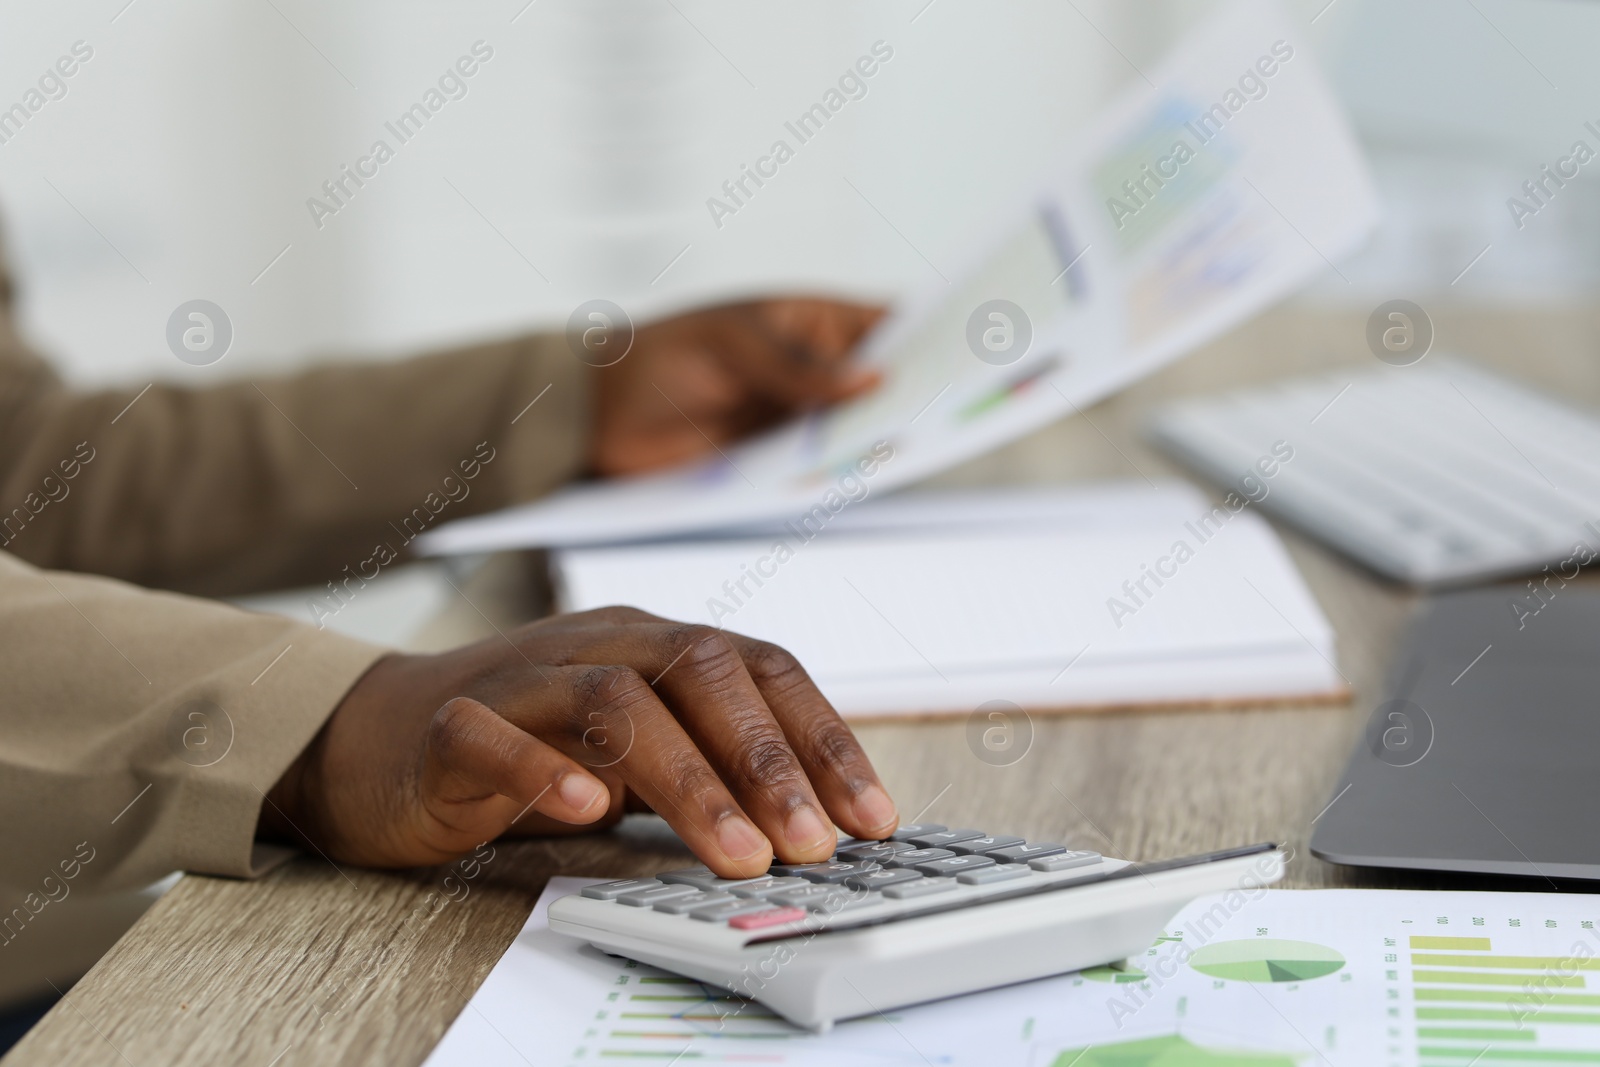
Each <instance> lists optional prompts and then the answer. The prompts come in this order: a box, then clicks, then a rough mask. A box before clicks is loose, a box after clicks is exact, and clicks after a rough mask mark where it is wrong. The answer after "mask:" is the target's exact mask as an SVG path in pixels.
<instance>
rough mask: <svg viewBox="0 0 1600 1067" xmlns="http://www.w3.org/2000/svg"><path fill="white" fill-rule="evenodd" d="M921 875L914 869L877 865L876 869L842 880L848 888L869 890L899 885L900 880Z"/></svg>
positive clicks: (903, 880)
mask: <svg viewBox="0 0 1600 1067" xmlns="http://www.w3.org/2000/svg"><path fill="white" fill-rule="evenodd" d="M921 877H922V875H920V874H918V873H917V872H916V871H913V870H909V869H907V868H905V867H897V868H893V869H891V868H888V867H879V868H878V869H877V870H875V871H867V872H866V873H865V874H855V875H851V876H850V877H849V878H846V879H845V880H844V884H845V885H846V886H847V887H849V888H850V889H864V890H867V891H869V892H870V891H871V890H874V889H882V888H884V887H885V886H891V885H899V884H901V883H902V882H914V881H916V880H917V879H918V878H921Z"/></svg>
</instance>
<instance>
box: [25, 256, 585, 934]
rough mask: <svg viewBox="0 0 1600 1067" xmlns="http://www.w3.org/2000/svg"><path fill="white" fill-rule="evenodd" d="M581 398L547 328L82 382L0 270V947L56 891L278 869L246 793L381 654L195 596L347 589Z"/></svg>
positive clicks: (524, 485)
mask: <svg viewBox="0 0 1600 1067" xmlns="http://www.w3.org/2000/svg"><path fill="white" fill-rule="evenodd" d="M546 387H549V392H548V393H546V394H545V395H544V396H543V397H542V398H541V399H540V400H539V402H538V403H537V404H535V405H534V406H533V407H532V408H528V409H527V410H525V411H524V408H525V406H526V405H527V404H528V403H529V402H530V401H532V400H533V399H534V398H535V397H537V396H539V395H540V392H541V391H542V390H544V389H546ZM589 389H590V383H589V379H588V377H587V376H586V371H585V368H584V367H583V365H582V364H580V363H579V362H578V361H577V360H576V359H574V358H573V357H572V355H571V354H570V353H569V352H568V351H567V350H566V348H565V346H564V345H563V344H562V343H561V340H560V338H559V337H554V338H551V337H544V338H525V339H520V340H513V341H507V342H503V343H499V344H489V345H483V346H480V347H476V348H470V349H466V350H462V351H457V352H445V353H439V354H436V355H430V356H425V357H422V358H419V359H414V360H411V361H409V362H405V363H400V364H394V365H368V366H359V367H337V366H335V367H326V368H322V369H318V370H312V371H309V372H307V373H303V374H297V375H293V376H291V377H285V378H277V379H271V380H260V381H255V382H244V383H238V384H228V385H222V386H214V387H207V388H196V389H185V388H175V387H171V386H166V385H152V386H150V387H149V388H148V389H141V387H140V386H138V385H135V386H133V387H130V388H127V389H112V390H105V391H96V392H83V391H77V390H73V389H71V388H68V387H66V386H64V385H63V384H62V383H61V381H60V380H59V379H58V378H57V377H56V375H55V374H53V373H52V372H51V370H50V368H49V367H48V366H47V365H46V364H45V363H44V362H43V361H42V360H41V359H40V358H39V357H38V356H37V355H36V354H35V353H33V352H32V351H30V350H29V348H28V347H27V345H26V344H25V343H24V342H23V340H22V338H21V337H20V336H19V334H18V332H17V329H16V324H15V313H14V304H13V300H12V292H11V287H10V282H9V280H8V278H7V277H6V276H5V275H4V273H3V271H0V940H8V939H9V938H10V937H12V936H15V935H16V930H15V929H13V928H14V927H16V926H17V925H18V924H19V923H25V922H26V921H27V919H26V917H25V916H21V915H20V913H18V912H17V911H16V909H17V908H22V909H24V910H25V911H29V912H30V913H37V911H38V910H39V909H40V908H42V907H43V906H44V905H45V903H47V902H48V900H49V899H56V898H58V897H59V896H60V895H63V892H64V890H65V891H70V890H71V889H83V888H85V887H88V886H96V887H114V886H130V885H138V884H143V883H146V882H149V881H151V880H153V879H155V878H159V877H160V876H162V875H164V874H166V873H167V872H169V871H173V870H180V869H182V870H189V871H200V872H206V873H212V874H226V875H251V874H254V873H257V872H259V871H260V870H262V869H263V868H264V866H266V865H267V864H270V863H271V862H272V861H273V860H274V859H275V858H277V856H278V855H279V853H277V852H276V851H275V850H273V849H271V848H268V847H265V846H261V845H258V844H256V843H255V842H254V834H255V826H256V822H257V817H258V814H259V811H260V808H261V806H262V802H263V791H265V790H267V789H270V788H271V787H272V785H273V783H274V782H276V781H277V779H278V777H279V776H280V775H281V774H282V772H283V770H284V769H285V768H286V767H287V766H288V764H289V763H290V762H291V761H292V760H293V759H294V757H295V756H296V755H297V754H298V753H299V752H300V751H301V750H302V749H303V748H304V747H305V745H306V744H307V743H308V742H309V741H310V740H311V738H312V737H313V736H314V735H315V734H316V732H317V730H318V728H319V727H320V726H321V725H322V723H323V721H324V720H325V719H326V718H327V717H328V714H329V712H330V711H331V710H332V709H333V708H334V706H335V705H336V704H337V703H338V702H339V700H340V699H341V698H342V697H343V695H344V694H345V692H346V691H347V690H348V689H349V688H350V686H351V685H352V684H353V683H354V682H355V681H356V680H357V679H358V678H359V677H360V676H361V674H362V673H363V672H364V671H365V670H366V669H367V667H368V666H369V665H370V664H371V663H372V661H373V660H374V659H375V658H377V657H378V656H379V655H381V654H382V653H383V651H384V650H383V649H380V648H377V647H374V646H371V645H367V644H363V643H361V642H357V641H353V640H350V639H348V638H344V637H340V636H337V635H335V634H333V633H330V632H326V631H321V630H318V629H315V628H313V627H310V626H306V625H303V624H299V623H295V622H290V621H287V620H285V619H282V618H277V617H274V616H265V615H257V614H252V613H249V612H245V611H240V610H237V609H235V608H232V607H228V606H225V605H223V604H219V603H215V602H213V601H209V600H204V599H199V596H213V595H225V594H232V593H239V592H245V591H249V590H256V589H264V588H272V587H282V586H288V585H296V584H306V583H313V584H317V585H321V584H323V583H325V582H329V581H332V582H335V583H337V584H340V585H341V586H343V587H345V588H354V586H346V585H345V582H346V581H347V579H349V578H350V576H351V575H352V574H357V573H366V574H369V575H370V574H371V573H372V571H373V569H374V568H375V567H378V566H381V565H383V562H384V561H386V560H387V559H388V558H389V557H390V556H391V555H393V554H403V552H404V550H405V544H406V541H407V540H408V539H409V537H410V536H413V535H414V533H415V532H416V530H417V529H418V528H419V527H420V526H422V525H423V524H425V523H430V522H433V521H437V522H443V521H445V520H447V519H449V518H453V517H458V516H462V515H466V514H469V513H472V512H478V511H484V510H487V509H490V508H496V507H500V506H503V505H505V504H507V503H509V502H512V501H515V500H522V499H527V498H529V497H533V496H536V495H538V494H540V493H543V492H545V491H547V490H549V489H550V488H552V487H554V486H556V485H558V484H559V483H561V482H563V481H565V480H567V479H569V478H571V477H573V476H574V475H575V474H576V473H578V471H579V469H580V467H581V465H582V463H583V453H584V450H585V447H586V440H587V432H588V430H587V420H588V410H589V404H590V396H589ZM519 413H520V416H519ZM514 419H515V424H514V425H513V420H514ZM435 515H436V516H437V518H435ZM347 568H348V569H347ZM152 588H161V589H165V590H171V591H172V592H153V591H151V589H152ZM184 594H189V595H184ZM69 882H70V883H71V884H70V885H67V884H66V883H69Z"/></svg>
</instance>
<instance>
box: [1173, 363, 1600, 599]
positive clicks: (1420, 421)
mask: <svg viewBox="0 0 1600 1067" xmlns="http://www.w3.org/2000/svg"><path fill="white" fill-rule="evenodd" d="M1151 434H1152V436H1153V438H1154V439H1155V440H1156V442H1157V443H1158V444H1160V445H1161V446H1162V447H1163V448H1165V449H1166V450H1167V451H1168V452H1170V453H1172V454H1173V455H1174V456H1175V457H1176V458H1178V459H1179V460H1180V461H1182V462H1184V463H1185V464H1187V465H1188V466H1190V467H1192V468H1194V469H1196V470H1197V471H1199V472H1200V473H1202V474H1204V475H1206V476H1207V477H1208V478H1211V479H1214V480H1216V481H1217V482H1220V483H1222V484H1224V485H1228V486H1230V487H1232V488H1235V489H1240V486H1241V482H1242V481H1243V480H1244V479H1245V477H1246V476H1247V475H1248V476H1250V477H1251V478H1252V479H1253V481H1251V482H1247V483H1244V487H1243V490H1242V493H1243V495H1252V494H1255V495H1259V493H1260V492H1262V491H1263V489H1259V488H1256V487H1257V486H1260V487H1264V491H1265V493H1266V495H1265V497H1264V498H1262V499H1261V500H1260V501H1259V503H1257V504H1256V505H1255V506H1258V507H1260V508H1261V509H1262V510H1264V511H1267V512H1270V513H1272V514H1274V515H1278V516H1281V517H1282V518H1284V519H1285V520H1287V521H1289V522H1291V523H1293V524H1295V525H1296V526H1298V527H1300V528H1301V529H1303V530H1305V531H1306V532H1307V533H1309V534H1310V535H1312V536H1313V537H1316V538H1318V539H1320V540H1322V541H1325V542H1327V543H1328V544H1330V545H1332V546H1333V547H1335V548H1338V549H1341V550H1343V551H1345V552H1347V553H1349V554H1350V555H1352V556H1354V557H1355V558H1357V559H1358V560H1361V561H1362V562H1364V563H1366V564H1367V565H1368V566H1370V567H1372V568H1373V569H1374V570H1376V571H1378V572H1380V573H1382V574H1386V575H1388V576H1390V577H1393V578H1398V579H1400V580H1401V581H1406V582H1411V583H1413V584H1416V585H1424V586H1438V585H1447V584H1452V583H1462V582H1468V581H1476V580H1481V579H1486V578H1495V577H1502V576H1507V575H1515V574H1519V573H1523V572H1530V571H1537V570H1539V569H1540V568H1542V567H1544V566H1545V565H1547V564H1557V565H1560V564H1563V563H1566V562H1567V561H1569V560H1573V558H1574V556H1575V549H1576V548H1577V546H1579V545H1582V546H1585V547H1586V549H1587V552H1586V553H1585V552H1578V553H1576V555H1577V557H1578V558H1577V562H1579V563H1581V562H1587V561H1588V560H1589V559H1592V558H1594V557H1595V556H1596V555H1600V418H1597V417H1596V416H1595V415H1593V414H1590V413H1588V412H1585V411H1582V410H1580V409H1577V408H1574V407H1570V406H1567V405H1565V404H1562V403H1559V402H1557V401H1555V400H1552V399H1550V398H1548V397H1545V396H1542V395H1541V394H1539V393H1537V392H1534V391H1533V390H1531V389H1529V388H1528V387H1527V386H1524V385H1519V384H1517V383H1515V382H1512V381H1510V380H1508V379H1506V378H1503V377H1500V376H1499V375H1496V374H1491V373H1489V372H1488V371H1485V370H1483V369H1481V368H1479V367H1476V366H1474V365H1472V364H1469V363H1465V362H1462V361H1461V360H1459V359H1454V360H1452V359H1444V358H1439V359H1430V360H1429V361H1428V362H1426V363H1423V364H1418V365H1416V366H1410V367H1377V368H1374V369H1363V370H1360V371H1357V372H1353V373H1352V372H1342V371H1341V372H1334V373H1329V374H1326V375H1322V376H1319V377H1315V378H1304V379H1297V380H1294V381H1288V382H1281V383H1278V384H1275V385H1271V386H1267V387H1265V388H1260V389H1252V390H1248V391H1244V392H1239V393H1233V394H1230V395H1225V396H1219V397H1207V398H1204V399H1201V400H1196V401H1186V402H1183V403H1179V404H1175V405H1173V406H1171V407H1168V408H1166V409H1164V410H1163V411H1161V412H1160V413H1158V415H1157V416H1156V418H1155V420H1154V421H1153V423H1152V425H1151ZM1275 447H1277V449H1278V452H1279V453H1282V452H1283V451H1284V449H1285V447H1286V448H1288V449H1292V451H1293V456H1292V458H1290V459H1288V460H1286V461H1280V460H1279V459H1278V457H1277V455H1275V453H1274V448H1275ZM1264 458H1265V460H1266V463H1265V465H1264V467H1258V463H1260V462H1261V461H1262V460H1263V459H1264ZM1272 468H1275V470H1274V473H1273V474H1272V475H1271V476H1266V475H1264V474H1263V473H1262V470H1263V469H1272ZM1567 576H1568V577H1571V574H1570V573H1569V574H1568V575H1567Z"/></svg>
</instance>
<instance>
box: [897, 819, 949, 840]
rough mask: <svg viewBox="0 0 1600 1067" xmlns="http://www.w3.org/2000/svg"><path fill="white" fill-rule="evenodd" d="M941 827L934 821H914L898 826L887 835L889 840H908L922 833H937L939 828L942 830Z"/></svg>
mask: <svg viewBox="0 0 1600 1067" xmlns="http://www.w3.org/2000/svg"><path fill="white" fill-rule="evenodd" d="M943 829H944V827H943V826H940V825H939V824H938V823H936V822H914V823H908V824H907V825H905V826H902V827H900V829H898V830H896V831H895V832H894V833H892V834H890V835H889V840H891V841H910V840H911V839H912V838H913V837H919V836H921V835H922V834H934V833H938V832H939V831H940V830H943Z"/></svg>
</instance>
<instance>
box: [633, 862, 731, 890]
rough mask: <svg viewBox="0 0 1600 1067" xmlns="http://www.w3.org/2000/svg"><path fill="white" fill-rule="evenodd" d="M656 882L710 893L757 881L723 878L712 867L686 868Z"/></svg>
mask: <svg viewBox="0 0 1600 1067" xmlns="http://www.w3.org/2000/svg"><path fill="white" fill-rule="evenodd" d="M656 880H657V881H660V882H665V883H667V884H668V885H692V886H694V887H695V888H696V889H705V890H708V891H709V890H716V889H727V888H728V887H729V886H735V885H740V884H741V883H744V882H753V881H755V879H753V878H721V877H718V875H717V873H716V872H715V871H713V870H712V869H711V868H710V867H685V868H684V869H683V870H681V871H668V872H666V873H665V874H658V875H656Z"/></svg>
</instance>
